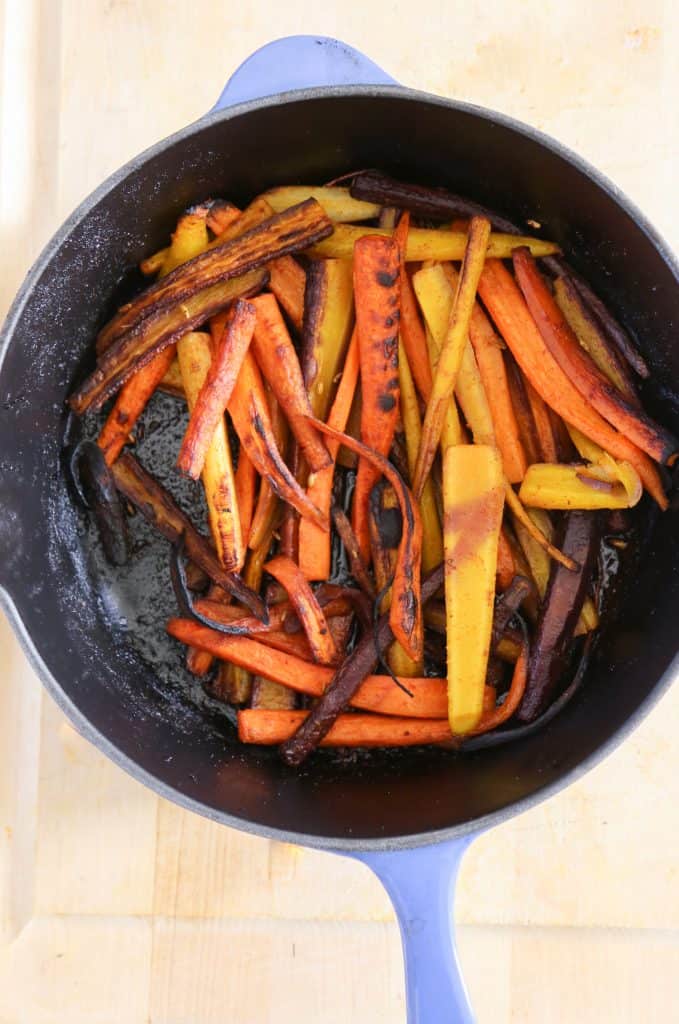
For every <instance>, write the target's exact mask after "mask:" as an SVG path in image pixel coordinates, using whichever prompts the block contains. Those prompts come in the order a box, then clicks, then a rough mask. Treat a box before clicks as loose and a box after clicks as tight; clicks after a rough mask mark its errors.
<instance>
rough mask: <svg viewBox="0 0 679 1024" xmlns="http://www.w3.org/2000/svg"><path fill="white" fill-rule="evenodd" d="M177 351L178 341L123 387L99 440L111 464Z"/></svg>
mask: <svg viewBox="0 0 679 1024" xmlns="http://www.w3.org/2000/svg"><path fill="white" fill-rule="evenodd" d="M176 351H177V350H176V346H175V345H171V346H170V347H169V348H166V349H165V350H164V351H163V352H161V353H160V354H159V355H157V356H155V358H154V359H152V360H151V362H150V363H147V364H146V366H142V368H141V370H137V372H136V373H135V374H134V376H132V377H130V379H129V380H128V381H127V382H126V383H125V384H123V386H122V388H121V389H120V392H119V393H118V397H117V398H116V400H115V404H114V406H113V408H112V409H111V411H110V413H109V414H108V417H107V420H106V423H105V424H104V426H103V427H102V430H101V433H100V435H99V437H98V438H97V444H98V445H99V447H100V448H101V450H102V451H103V453H104V458H105V459H106V462H107V464H108V465H109V466H111V465H113V463H114V462H115V461H116V459H117V458H118V456H119V455H120V453H121V451H122V450H123V448H124V446H125V445H126V444H127V442H128V440H129V438H130V432H131V431H132V429H133V428H134V425H135V423H136V422H137V420H138V419H139V417H140V416H141V414H142V413H143V411H144V409H145V408H146V406H147V403H148V401H149V399H150V397H151V395H152V394H153V392H154V391H155V390H156V388H157V387H158V385H159V384H160V382H161V380H162V379H163V377H164V376H165V374H166V373H167V371H168V370H169V369H170V366H171V364H172V360H173V359H174V357H175V355H176Z"/></svg>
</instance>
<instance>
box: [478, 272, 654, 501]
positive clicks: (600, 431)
mask: <svg viewBox="0 0 679 1024" xmlns="http://www.w3.org/2000/svg"><path fill="white" fill-rule="evenodd" d="M479 293H480V295H481V298H482V299H483V302H484V304H485V306H486V308H487V309H488V311H489V313H490V315H491V317H492V318H493V320H494V322H495V324H496V326H497V328H498V330H499V331H500V334H501V335H502V337H503V339H504V340H505V341H506V343H507V345H508V346H509V348H510V349H511V350H512V353H513V355H514V358H515V359H516V361H517V363H518V364H519V366H520V367H521V369H522V370H523V372H524V374H525V375H526V377H527V378H528V379H529V380H530V382H531V383H532V385H533V387H534V388H535V390H536V391H537V392H538V394H539V395H541V397H542V398H543V399H544V400H545V402H547V404H548V405H549V406H551V408H552V409H554V411H555V412H557V413H558V414H559V415H560V416H561V417H562V419H564V420H565V421H566V422H567V423H570V424H571V425H572V426H574V427H576V428H577V429H578V430H581V431H582V433H583V434H585V435H586V436H587V437H589V438H590V439H591V440H592V441H596V443H597V444H599V445H601V447H602V448H604V449H605V450H606V451H608V452H610V454H611V455H613V456H614V458H617V459H623V460H626V461H627V462H629V463H631V464H632V466H634V468H635V469H636V471H637V473H638V474H639V476H640V477H641V479H642V482H643V484H644V486H645V488H646V490H648V491H649V493H650V494H652V496H653V497H654V498H655V500H656V501H657V502H658V504H659V505H660V507H661V508H667V497H666V495H665V492H664V490H663V486H662V483H661V480H660V476H659V475H658V471H657V469H656V468H655V466H654V465H653V463H652V461H651V460H650V459H649V457H648V456H647V455H646V454H645V453H644V452H642V451H640V449H639V448H637V447H636V445H634V444H632V442H631V441H629V440H628V439H627V438H626V437H624V436H623V435H622V434H620V433H619V432H618V431H617V430H614V429H613V427H611V425H610V424H609V423H607V422H606V420H605V419H604V418H603V417H602V416H600V415H599V413H598V412H596V410H595V409H593V408H592V406H591V405H590V404H589V402H588V401H587V400H586V399H585V398H584V397H583V395H582V394H581V393H580V392H579V391H578V389H577V388H576V387H575V385H574V384H573V383H572V382H571V380H570V378H569V377H568V376H567V375H566V374H565V373H564V372H563V370H562V369H561V367H560V366H559V364H558V363H557V361H556V359H555V358H554V356H553V355H552V353H551V352H550V350H549V348H548V347H547V345H546V344H545V342H544V340H543V338H542V335H541V334H540V331H539V330H538V328H537V325H536V323H535V321H534V320H533V317H532V316H531V314H530V310H529V309H528V306H527V305H526V302H525V300H524V297H523V295H522V294H521V292H520V290H519V288H518V285H517V284H516V283H515V281H514V279H513V278H512V276H511V274H510V273H509V271H508V270H506V269H505V267H504V266H503V265H502V263H501V262H500V261H499V260H487V261H486V265H485V267H484V269H483V273H482V274H481V280H480V282H479Z"/></svg>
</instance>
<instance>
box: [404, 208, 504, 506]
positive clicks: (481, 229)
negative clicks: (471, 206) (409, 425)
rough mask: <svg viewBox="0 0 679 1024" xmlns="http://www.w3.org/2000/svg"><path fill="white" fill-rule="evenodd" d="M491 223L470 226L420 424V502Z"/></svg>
mask: <svg viewBox="0 0 679 1024" xmlns="http://www.w3.org/2000/svg"><path fill="white" fill-rule="evenodd" d="M489 237H490V223H489V222H488V221H487V220H485V219H484V218H483V217H472V219H471V221H470V223H469V232H468V235H467V245H466V247H465V253H464V258H463V260H462V269H461V271H460V281H459V284H458V288H457V292H456V293H455V299H454V302H453V308H452V311H451V314H450V321H449V323H448V329H447V332H446V338H445V341H444V343H443V346H442V348H441V352H440V353H439V360H438V364H437V367H436V373H435V374H434V382H433V385H432V391H431V397H430V399H429V402H428V403H427V411H426V413H425V417H424V423H423V425H422V440H421V442H420V451H419V454H418V457H417V466H416V467H415V475H414V479H413V492H414V494H415V497H416V498H417V499H418V500H419V499H420V498H421V496H422V490H423V488H424V483H425V480H426V479H427V476H428V475H429V470H430V469H431V465H432V462H433V461H434V456H435V454H436V449H437V447H438V443H439V440H440V438H441V431H442V429H443V421H444V417H445V413H446V409H447V407H448V403H449V401H450V395H451V393H452V392H453V390H454V388H455V382H456V380H457V376H458V372H459V369H460V364H461V362H462V356H463V354H464V349H465V346H466V345H467V339H468V336H469V324H470V322H471V316H472V310H473V308H474V301H475V299H476V289H477V285H478V281H479V277H480V276H481V271H482V270H483V264H484V260H485V258H486V249H487V247H488V239H489Z"/></svg>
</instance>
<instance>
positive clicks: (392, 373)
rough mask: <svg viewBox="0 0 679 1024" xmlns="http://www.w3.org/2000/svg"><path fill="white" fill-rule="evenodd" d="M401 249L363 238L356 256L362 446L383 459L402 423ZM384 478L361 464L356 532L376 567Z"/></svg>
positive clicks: (364, 554)
mask: <svg viewBox="0 0 679 1024" xmlns="http://www.w3.org/2000/svg"><path fill="white" fill-rule="evenodd" d="M400 291H401V289H400V278H399V247H398V243H397V242H395V241H393V240H392V239H389V238H382V237H376V238H360V239H359V240H358V241H357V242H356V247H355V250H354V295H355V301H356V329H357V332H358V348H359V354H360V363H361V394H362V397H363V406H362V410H361V440H362V441H363V443H364V444H366V445H368V446H369V447H370V448H372V449H373V450H374V451H376V452H378V453H379V454H380V455H387V454H388V453H389V449H390V448H391V445H392V441H393V439H394V432H395V430H396V422H397V420H398V413H399V408H398V403H399V378H398V325H399V303H400ZM378 476H379V472H378V471H377V470H376V469H375V467H374V466H373V465H371V464H370V463H369V462H367V461H366V460H363V461H361V462H359V466H358V472H357V474H356V487H355V489H354V503H353V508H352V526H353V529H354V533H355V534H356V537H357V538H358V543H359V547H360V551H361V557H362V558H363V561H364V562H366V563H367V562H369V561H370V536H369V533H368V515H367V512H368V496H369V494H370V491H371V490H372V487H373V485H374V483H375V482H376V480H377V478H378Z"/></svg>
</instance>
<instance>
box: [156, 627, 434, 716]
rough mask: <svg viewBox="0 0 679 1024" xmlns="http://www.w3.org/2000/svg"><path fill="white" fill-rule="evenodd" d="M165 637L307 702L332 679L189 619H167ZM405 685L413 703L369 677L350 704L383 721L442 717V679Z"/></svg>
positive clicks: (327, 672) (386, 682)
mask: <svg viewBox="0 0 679 1024" xmlns="http://www.w3.org/2000/svg"><path fill="white" fill-rule="evenodd" d="M167 632H168V633H169V634H170V636H173V637H174V638H175V639H176V640H180V641H181V642H182V643H185V644H192V645H193V646H194V647H199V648H201V649H202V650H206V651H209V653H210V654H212V655H214V656H215V657H216V658H221V659H223V660H224V661H229V662H232V663H233V664H235V665H240V666H242V667H243V668H246V669H247V670H248V671H250V672H256V673H258V674H259V675H262V676H265V677H266V678H267V679H272V680H273V681H274V682H276V683H281V684H283V685H284V686H289V687H290V688H291V689H293V690H297V691H298V692H299V693H306V694H308V695H309V696H310V697H320V696H321V694H322V693H323V692H324V690H325V689H326V687H327V686H328V685H329V683H330V682H331V680H332V679H333V678H334V676H335V671H334V670H333V669H332V668H326V667H325V666H322V665H316V664H314V663H313V662H311V661H307V660H302V659H301V658H298V657H295V656H294V655H293V654H288V653H285V652H283V651H279V650H276V649H275V648H273V647H271V646H266V644H265V642H264V641H265V636H264V635H263V636H262V637H261V638H260V637H258V638H257V640H252V639H250V638H249V637H244V636H228V635H227V634H225V633H218V632H217V631H216V630H214V629H209V628H208V627H207V626H203V625H200V624H199V623H197V622H194V621H193V620H192V619H170V621H169V622H168V624H167ZM293 635H294V634H293ZM260 641H261V642H260ZM404 685H405V686H407V688H408V689H409V690H410V692H411V693H412V697H411V696H410V695H409V694H408V693H406V692H405V691H404V690H401V689H400V688H399V687H398V686H395V685H394V681H393V679H392V678H391V676H386V675H385V676H375V675H369V676H367V677H366V678H365V679H364V680H363V682H362V683H361V685H360V686H359V688H358V690H357V691H356V693H355V694H354V695H353V697H352V698H351V704H352V706H353V707H356V708H362V709H363V710H364V711H378V712H380V714H383V715H404V716H408V717H410V718H445V717H446V715H447V688H446V681H445V679H437V678H430V677H416V678H410V677H409V678H408V679H404Z"/></svg>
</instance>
